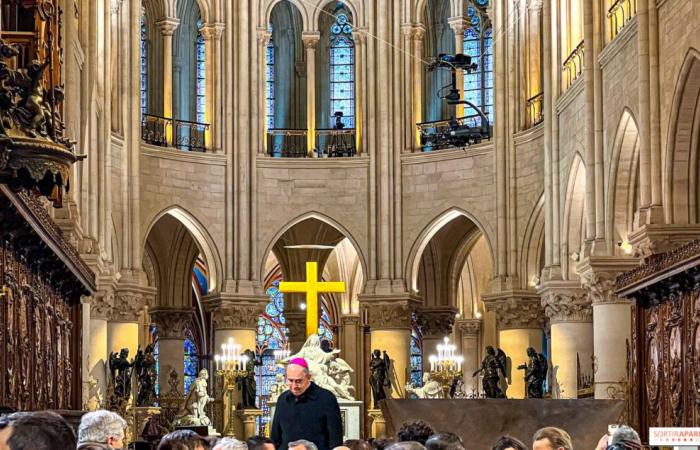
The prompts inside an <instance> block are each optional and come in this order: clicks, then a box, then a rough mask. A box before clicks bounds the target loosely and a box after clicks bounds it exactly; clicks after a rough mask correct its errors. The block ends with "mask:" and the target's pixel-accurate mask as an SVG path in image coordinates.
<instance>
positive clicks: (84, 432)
mask: <svg viewBox="0 0 700 450" xmlns="http://www.w3.org/2000/svg"><path fill="white" fill-rule="evenodd" d="M124 428H126V421H125V420H124V419H122V418H121V416H120V415H119V414H117V413H113V412H111V411H105V410H99V411H94V412H89V413H87V414H85V415H84V416H83V417H82V418H81V419H80V426H79V427H78V444H83V443H86V442H95V443H98V444H107V445H109V446H110V447H112V448H115V449H121V448H123V447H124Z"/></svg>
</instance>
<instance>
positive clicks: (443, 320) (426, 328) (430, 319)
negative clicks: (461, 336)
mask: <svg viewBox="0 0 700 450" xmlns="http://www.w3.org/2000/svg"><path fill="white" fill-rule="evenodd" d="M456 314H457V309H456V308H453V307H451V306H443V307H431V308H420V309H418V311H416V319H417V321H418V326H419V327H420V330H421V333H422V334H423V337H424V338H428V339H431V338H443V337H445V336H447V335H449V334H451V333H452V329H453V327H454V324H455V316H456Z"/></svg>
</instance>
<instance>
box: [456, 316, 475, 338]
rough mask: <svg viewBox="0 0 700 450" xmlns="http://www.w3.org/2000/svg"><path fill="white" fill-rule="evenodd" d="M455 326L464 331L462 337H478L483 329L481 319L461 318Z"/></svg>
mask: <svg viewBox="0 0 700 450" xmlns="http://www.w3.org/2000/svg"><path fill="white" fill-rule="evenodd" d="M455 326H456V327H457V329H458V330H459V331H460V332H461V333H462V337H468V336H472V337H476V336H478V335H479V331H480V330H481V319H460V320H458V321H457V322H455Z"/></svg>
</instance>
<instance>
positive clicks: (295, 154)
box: [267, 128, 308, 158]
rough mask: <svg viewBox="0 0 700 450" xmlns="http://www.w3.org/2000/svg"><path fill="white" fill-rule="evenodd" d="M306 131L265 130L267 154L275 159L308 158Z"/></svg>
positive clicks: (292, 129) (286, 129) (289, 129)
mask: <svg viewBox="0 0 700 450" xmlns="http://www.w3.org/2000/svg"><path fill="white" fill-rule="evenodd" d="M307 135H308V131H307V130H306V129H295V128H274V129H271V130H267V154H268V155H270V156H274V157H277V158H305V157H307V156H308V150H307Z"/></svg>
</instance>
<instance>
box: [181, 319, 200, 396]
mask: <svg viewBox="0 0 700 450" xmlns="http://www.w3.org/2000/svg"><path fill="white" fill-rule="evenodd" d="M183 346H184V353H185V361H184V372H183V373H184V374H185V377H184V381H185V395H187V394H188V393H189V392H190V385H191V384H192V382H193V381H194V380H196V379H197V372H199V351H198V349H197V344H196V343H195V338H194V336H193V335H192V331H191V329H189V328H188V329H187V330H186V332H185V342H184V344H183Z"/></svg>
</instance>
